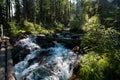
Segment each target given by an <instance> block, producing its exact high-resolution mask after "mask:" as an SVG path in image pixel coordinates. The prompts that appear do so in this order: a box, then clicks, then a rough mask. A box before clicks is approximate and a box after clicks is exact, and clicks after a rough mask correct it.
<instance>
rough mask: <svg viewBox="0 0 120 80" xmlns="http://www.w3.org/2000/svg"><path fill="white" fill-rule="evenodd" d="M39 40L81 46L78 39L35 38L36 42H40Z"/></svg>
mask: <svg viewBox="0 0 120 80" xmlns="http://www.w3.org/2000/svg"><path fill="white" fill-rule="evenodd" d="M41 40H45V41H57V42H59V43H64V44H66V45H70V46H71V45H72V46H71V47H73V46H76V45H80V44H81V40H80V39H65V38H63V39H62V38H55V37H49V36H37V39H36V41H37V42H40V41H41Z"/></svg>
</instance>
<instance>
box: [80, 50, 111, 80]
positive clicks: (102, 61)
mask: <svg viewBox="0 0 120 80" xmlns="http://www.w3.org/2000/svg"><path fill="white" fill-rule="evenodd" d="M80 66H81V68H80V70H79V73H80V75H81V77H82V79H83V80H104V78H105V76H104V71H105V69H106V68H107V67H108V66H109V63H108V58H107V57H106V56H100V55H98V54H96V53H95V52H89V53H88V54H86V55H84V57H83V58H82V60H81V63H80Z"/></svg>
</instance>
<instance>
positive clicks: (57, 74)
mask: <svg viewBox="0 0 120 80" xmlns="http://www.w3.org/2000/svg"><path fill="white" fill-rule="evenodd" d="M16 45H18V46H21V47H25V46H27V47H28V48H29V50H30V54H28V55H27V56H26V57H25V58H24V60H23V61H20V62H18V63H17V64H15V66H14V71H15V74H16V76H17V79H18V80H68V79H69V78H70V77H71V75H72V74H73V68H74V66H75V65H76V64H77V63H78V62H79V59H80V56H79V55H77V54H76V53H74V52H73V51H72V50H70V49H67V48H66V47H64V46H63V45H61V44H60V43H57V42H55V41H54V47H49V48H41V47H40V45H37V44H36V41H35V37H28V38H25V39H21V40H19V41H18V42H17V43H16Z"/></svg>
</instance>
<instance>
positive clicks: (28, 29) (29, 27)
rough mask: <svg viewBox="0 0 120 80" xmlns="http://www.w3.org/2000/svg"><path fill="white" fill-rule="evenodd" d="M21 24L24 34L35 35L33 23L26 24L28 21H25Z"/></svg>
mask: <svg viewBox="0 0 120 80" xmlns="http://www.w3.org/2000/svg"><path fill="white" fill-rule="evenodd" d="M23 24H24V27H23V29H24V30H25V31H26V33H29V34H35V33H37V32H36V31H35V27H34V24H33V23H31V22H28V21H26V20H25V21H24V23H23Z"/></svg>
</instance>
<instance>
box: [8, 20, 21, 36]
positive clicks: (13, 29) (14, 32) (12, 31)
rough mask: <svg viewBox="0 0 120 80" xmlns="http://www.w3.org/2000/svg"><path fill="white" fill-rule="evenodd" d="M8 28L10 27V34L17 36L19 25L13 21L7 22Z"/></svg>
mask: <svg viewBox="0 0 120 80" xmlns="http://www.w3.org/2000/svg"><path fill="white" fill-rule="evenodd" d="M9 26H10V30H9V32H10V34H11V35H13V36H16V35H17V34H18V30H19V25H18V24H17V23H16V22H15V21H12V22H9Z"/></svg>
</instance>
